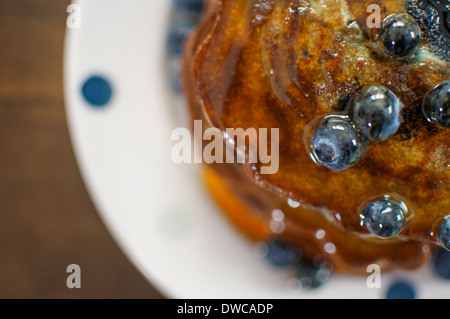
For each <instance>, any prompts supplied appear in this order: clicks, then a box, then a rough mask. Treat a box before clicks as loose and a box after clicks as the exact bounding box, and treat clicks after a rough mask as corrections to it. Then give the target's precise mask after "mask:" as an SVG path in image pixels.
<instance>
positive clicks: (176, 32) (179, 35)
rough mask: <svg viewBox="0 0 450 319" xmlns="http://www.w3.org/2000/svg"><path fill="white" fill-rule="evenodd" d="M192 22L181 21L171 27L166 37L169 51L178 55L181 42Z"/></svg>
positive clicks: (191, 26)
mask: <svg viewBox="0 0 450 319" xmlns="http://www.w3.org/2000/svg"><path fill="white" fill-rule="evenodd" d="M194 25H195V24H194V23H193V22H188V21H183V22H180V23H178V24H175V25H173V26H172V27H171V29H170V31H169V35H168V37H167V47H168V50H169V51H170V53H172V54H175V55H179V54H181V52H182V49H183V43H184V39H185V38H186V36H187V35H188V34H189V33H190V32H191V30H192V28H193V27H194Z"/></svg>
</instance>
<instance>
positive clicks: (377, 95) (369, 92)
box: [351, 85, 403, 142]
mask: <svg viewBox="0 0 450 319" xmlns="http://www.w3.org/2000/svg"><path fill="white" fill-rule="evenodd" d="M402 108H403V105H402V104H401V103H400V101H399V100H398V98H397V97H396V96H395V95H394V93H392V92H391V91H390V90H389V89H387V88H385V87H384V86H381V85H371V86H368V87H365V88H363V89H362V90H360V91H359V92H358V93H357V94H356V95H355V96H354V97H353V99H352V101H351V112H352V115H353V121H354V122H355V124H356V126H357V128H358V129H359V130H360V132H361V134H362V135H364V136H365V137H366V138H367V139H368V140H369V141H371V142H379V141H384V140H386V139H387V138H389V137H390V136H392V135H393V134H395V132H397V129H398V128H399V126H400V124H401V122H402V119H401V115H400V112H401V110H402Z"/></svg>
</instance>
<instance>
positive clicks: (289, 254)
mask: <svg viewBox="0 0 450 319" xmlns="http://www.w3.org/2000/svg"><path fill="white" fill-rule="evenodd" d="M266 257H267V259H268V260H269V261H270V263H271V264H272V265H274V266H276V267H286V266H288V265H290V264H292V263H295V262H297V261H299V260H300V258H301V253H300V251H299V250H298V249H297V248H296V247H295V246H293V245H290V244H288V243H285V242H284V241H281V240H279V239H277V238H274V239H271V240H270V241H269V242H268V243H267V255H266Z"/></svg>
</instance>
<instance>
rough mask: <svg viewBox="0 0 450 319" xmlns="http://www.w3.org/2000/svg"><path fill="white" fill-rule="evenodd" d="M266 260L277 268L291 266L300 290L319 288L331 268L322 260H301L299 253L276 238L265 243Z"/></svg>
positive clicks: (317, 258) (296, 249)
mask: <svg viewBox="0 0 450 319" xmlns="http://www.w3.org/2000/svg"><path fill="white" fill-rule="evenodd" d="M266 258H267V260H268V261H269V262H270V263H271V264H272V265H274V266H276V267H278V268H284V267H289V266H292V267H294V269H295V270H296V273H297V278H296V279H297V280H298V282H299V285H300V287H301V288H302V289H310V288H316V287H319V286H321V285H322V284H323V283H325V282H326V281H327V280H328V278H329V277H330V274H331V266H330V264H329V263H328V262H326V260H325V259H324V258H320V257H316V258H313V259H312V260H306V259H304V258H302V253H301V251H300V250H299V249H298V248H297V247H295V246H293V245H291V244H288V243H286V242H284V241H282V240H280V239H278V238H273V239H271V240H269V241H268V242H267V254H266Z"/></svg>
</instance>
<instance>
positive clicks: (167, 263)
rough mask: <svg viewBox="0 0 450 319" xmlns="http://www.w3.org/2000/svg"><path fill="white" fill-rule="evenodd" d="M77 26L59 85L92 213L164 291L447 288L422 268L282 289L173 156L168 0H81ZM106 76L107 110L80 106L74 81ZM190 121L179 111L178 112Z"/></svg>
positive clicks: (368, 292) (195, 294)
mask: <svg viewBox="0 0 450 319" xmlns="http://www.w3.org/2000/svg"><path fill="white" fill-rule="evenodd" d="M75 3H76V4H78V5H79V6H80V8H81V11H80V13H81V15H80V17H81V26H80V28H75V29H68V30H67V38H66V47H65V66H64V70H65V76H64V78H65V93H66V104H67V116H68V122H69V128H70V132H71V136H72V139H73V146H74V150H75V153H76V157H77V160H78V163H79V166H80V169H81V172H82V175H83V178H84V180H85V183H86V185H87V188H88V190H89V193H90V195H91V197H92V199H93V202H94V203H95V205H96V207H97V209H98V212H99V214H100V215H101V217H102V219H103V221H104V223H105V224H106V226H107V228H108V229H109V231H110V232H111V233H112V235H113V237H114V238H115V239H116V241H117V243H118V245H119V246H120V247H121V249H122V250H123V251H124V253H125V254H126V255H127V256H128V257H129V259H130V260H131V261H132V262H133V263H134V264H135V265H136V267H137V268H138V269H139V271H141V272H142V274H143V275H144V276H145V277H146V278H148V279H149V280H150V281H151V282H152V283H153V284H154V285H155V287H156V288H157V289H159V290H160V291H161V292H162V293H163V294H164V295H165V296H167V297H171V298H328V297H330V298H383V297H384V295H385V292H386V289H387V288H388V286H389V283H390V282H391V281H392V280H393V278H394V277H395V278H396V277H401V278H408V280H410V281H412V282H413V284H414V286H415V287H416V288H417V290H416V291H417V294H418V297H419V298H429V297H441V298H448V297H449V296H450V293H449V292H450V289H449V284H448V283H445V282H442V281H440V280H438V279H436V276H435V275H434V274H433V272H432V271H431V268H430V267H425V268H423V269H421V270H420V271H419V272H414V273H406V272H395V273H390V274H383V275H382V287H381V289H369V288H368V287H367V285H366V278H361V277H351V276H339V275H335V276H333V277H332V279H331V280H330V282H329V283H327V284H325V285H324V286H323V287H322V288H320V289H317V290H314V291H306V292H305V291H300V292H299V291H290V290H289V289H287V284H286V283H287V280H288V278H289V274H288V273H287V272H284V271H277V270H275V269H273V268H272V267H271V266H269V265H268V264H267V263H266V262H265V261H264V260H261V259H260V258H258V257H256V256H255V255H254V254H253V253H252V244H251V243H250V242H249V241H247V240H246V239H245V238H243V237H242V236H241V235H240V234H238V233H237V232H236V231H235V230H234V229H233V227H231V226H230V225H229V224H228V222H227V221H226V219H225V218H224V217H223V216H222V215H221V214H220V212H219V211H218V209H217V207H216V206H215V204H214V203H213V202H212V200H211V199H210V197H209V196H208V194H207V192H206V191H205V189H204V187H203V185H202V183H201V180H200V178H199V167H198V166H196V165H193V164H192V165H176V164H173V162H172V160H171V156H170V151H171V147H172V145H173V143H172V141H171V139H170V134H171V131H172V130H173V129H174V128H176V127H179V126H180V125H182V124H181V122H180V119H179V118H177V116H176V114H177V113H176V112H175V111H174V104H175V100H174V97H173V96H172V94H171V90H170V88H169V84H168V83H169V80H168V79H167V76H166V73H167V70H166V64H165V62H166V55H165V48H166V46H165V37H166V33H167V29H168V25H169V21H168V16H169V13H170V3H171V1H168V0H159V1H158V0H84V1H83V0H81V1H78V2H75ZM92 74H103V75H105V76H106V77H107V78H108V79H109V80H110V81H111V83H112V85H113V89H114V95H113V99H112V101H111V103H110V104H109V105H108V106H107V107H105V108H104V109H95V108H92V107H90V106H89V105H87V104H86V102H85V101H84V99H83V98H82V96H81V94H80V93H81V86H82V85H83V82H84V81H85V80H86V78H87V77H88V76H90V75H92ZM185 120H186V119H184V121H185Z"/></svg>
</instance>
